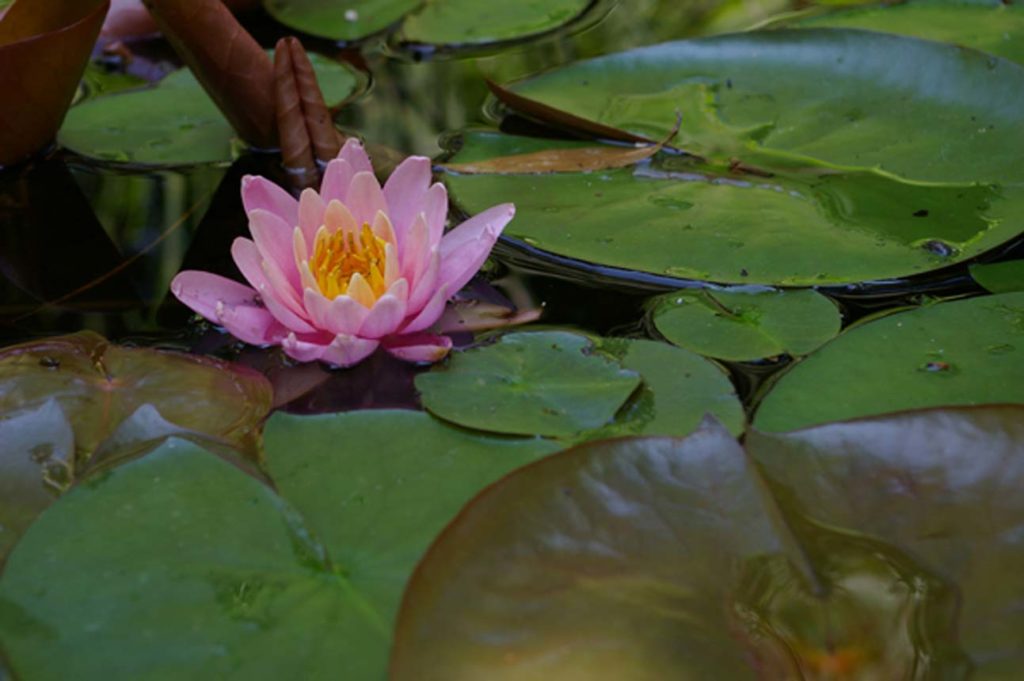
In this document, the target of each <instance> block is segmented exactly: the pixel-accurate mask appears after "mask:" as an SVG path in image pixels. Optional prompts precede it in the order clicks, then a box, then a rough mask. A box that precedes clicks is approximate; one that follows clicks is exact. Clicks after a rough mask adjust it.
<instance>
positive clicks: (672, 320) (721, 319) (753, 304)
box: [652, 289, 842, 361]
mask: <svg viewBox="0 0 1024 681" xmlns="http://www.w3.org/2000/svg"><path fill="white" fill-rule="evenodd" d="M652 317H653V320H654V326H655V327H656V328H657V329H658V331H659V333H661V334H662V335H663V336H664V337H665V338H666V339H668V340H669V341H670V342H672V343H674V344H675V345H678V346H680V347H683V348H687V349H688V350H692V351H694V352H697V353H700V354H702V355H705V356H707V357H715V358H718V359H726V360H733V361H746V360H755V359H763V358H770V357H775V356H777V355H782V354H790V355H794V356H796V355H806V354H807V353H809V352H811V351H812V350H814V349H816V348H817V347H819V346H820V345H821V344H822V343H825V342H826V341H828V340H830V339H832V338H833V337H835V335H836V334H837V333H839V327H840V326H841V325H842V319H841V317H840V314H839V309H838V308H837V307H836V305H835V303H833V302H832V301H831V300H829V299H828V298H827V297H825V296H823V295H821V294H820V293H818V292H817V291H811V290H799V291H753V292H740V291H717V290H712V289H701V290H699V291H692V290H686V291H677V292H675V293H668V294H665V295H664V296H659V297H658V298H656V299H655V300H654V301H653V304H652Z"/></svg>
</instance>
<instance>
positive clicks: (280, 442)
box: [0, 411, 557, 679]
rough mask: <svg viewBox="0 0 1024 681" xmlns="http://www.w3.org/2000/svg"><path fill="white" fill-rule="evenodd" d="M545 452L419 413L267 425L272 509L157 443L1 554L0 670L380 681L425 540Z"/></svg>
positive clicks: (251, 486)
mask: <svg viewBox="0 0 1024 681" xmlns="http://www.w3.org/2000/svg"><path fill="white" fill-rule="evenodd" d="M556 448H557V445H554V444H552V443H548V442H544V441H542V440H537V439H529V440H523V439H519V440H515V439H499V438H493V437H480V436H475V435H470V434H466V433H464V432H462V431H459V430H456V429H452V428H448V427H446V426H444V425H442V424H440V423H438V422H437V421H435V420H433V419H431V418H430V417H429V416H428V415H426V414H424V413H422V412H406V411H374V412H365V411H364V412H353V413H350V414H339V415H332V416H322V417H295V416H287V415H278V416H275V417H274V418H273V419H271V421H270V423H269V424H268V426H267V438H266V454H267V463H268V466H269V468H270V471H271V473H272V474H273V477H274V482H275V483H276V487H277V490H278V491H279V493H280V494H281V497H278V496H277V495H275V494H274V492H273V491H272V490H271V489H270V488H269V487H266V486H264V485H263V484H261V483H259V482H258V481H257V480H255V479H253V478H251V477H249V476H247V475H246V474H244V473H243V472H241V471H240V470H238V469H237V468H235V467H233V466H231V465H229V464H228V463H226V462H225V461H224V460H222V459H220V458H218V457H215V456H213V455H212V454H210V453H208V452H205V451H203V450H202V449H200V448H198V447H197V446H196V445H194V444H192V443H188V442H185V441H183V440H175V439H172V440H168V441H167V442H166V443H165V444H163V445H162V446H160V447H159V448H158V449H157V450H156V451H154V452H152V453H150V454H148V455H146V456H144V457H142V458H140V459H136V460H134V461H131V462H129V463H127V464H124V465H122V466H119V467H116V468H113V469H112V470H109V471H107V472H105V473H104V474H103V475H101V476H98V477H92V478H89V479H88V480H86V481H85V482H84V483H81V484H79V485H78V486H77V487H76V488H74V489H73V490H72V491H71V492H69V493H68V494H67V495H65V497H63V498H62V499H61V500H60V501H58V502H57V503H56V505H54V507H53V508H51V509H50V510H49V511H48V512H47V513H46V514H44V515H43V516H42V518H41V519H40V520H39V521H37V523H36V525H35V526H33V527H32V529H31V530H30V531H29V533H28V534H27V535H26V537H25V539H24V540H23V541H22V542H21V543H20V544H19V546H18V548H17V550H16V551H15V553H14V554H12V556H11V560H10V562H9V563H8V565H7V568H6V570H5V572H4V573H3V576H2V578H0V632H2V634H3V639H4V641H5V647H6V652H7V653H8V655H9V657H10V661H11V665H12V668H13V669H14V670H15V672H16V673H18V674H21V675H26V676H30V677H31V678H40V679H47V678H67V676H68V675H73V676H76V677H78V678H106V677H110V676H111V675H114V676H118V675H130V676H133V677H144V678H152V679H162V678H166V679H170V678H180V675H181V674H182V673H191V674H198V675H199V676H209V675H210V674H214V675H223V676H249V677H252V678H278V677H280V676H281V675H282V674H299V675H300V676H302V677H303V678H328V677H333V676H337V675H342V676H344V678H347V679H377V678H381V676H382V675H383V672H384V668H385V665H386V658H387V651H388V648H389V644H390V637H391V621H392V619H393V616H394V612H395V610H396V608H397V605H398V600H399V597H400V594H401V591H402V589H403V588H404V584H405V581H406V579H407V578H408V575H409V573H410V572H411V571H412V568H413V565H414V564H415V562H416V560H418V558H419V557H420V555H421V554H422V552H423V551H424V549H425V548H426V547H427V545H428V544H429V542H430V540H431V538H432V537H433V536H434V535H435V534H436V533H437V532H438V531H440V529H441V528H442V527H443V526H444V524H445V523H446V522H447V521H448V520H449V519H450V517H451V516H452V515H454V513H455V512H456V511H457V510H458V508H459V507H460V506H461V505H462V504H464V503H465V501H466V500H468V499H469V498H470V497H471V496H472V495H473V494H474V493H475V492H476V491H477V490H478V489H479V488H480V487H483V486H485V485H487V484H488V483H490V482H491V481H493V480H494V479H495V478H497V477H499V476H500V475H502V474H503V473H505V472H507V471H509V470H511V469H513V468H515V467H516V466H519V465H522V464H524V463H527V462H530V461H532V460H534V459H536V458H537V457H538V456H540V455H543V454H546V453H549V452H551V451H553V450H554V449H556ZM282 497H283V499H282ZM286 500H287V501H286ZM289 502H290V504H289ZM83 528H88V531H83ZM72 566H73V567H72ZM211 641H216V644H215V645H214V644H211V643H210V642H211ZM56 650H59V651H61V653H62V654H59V655H55V654H54V651H56Z"/></svg>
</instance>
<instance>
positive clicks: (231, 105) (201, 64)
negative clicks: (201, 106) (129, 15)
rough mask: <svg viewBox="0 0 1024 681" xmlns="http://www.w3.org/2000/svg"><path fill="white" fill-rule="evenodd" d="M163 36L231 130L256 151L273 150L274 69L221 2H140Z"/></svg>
mask: <svg viewBox="0 0 1024 681" xmlns="http://www.w3.org/2000/svg"><path fill="white" fill-rule="evenodd" d="M144 2H145V5H146V7H148V8H149V11H150V13H151V14H152V15H153V18H154V19H155V20H156V23H157V25H158V26H159V28H160V30H161V31H162V32H163V34H164V36H165V37H166V38H167V40H168V41H169V42H170V43H171V45H172V46H173V47H174V49H175V51H177V53H178V54H179V55H180V56H181V58H182V59H183V60H184V61H185V63H186V64H187V65H188V67H189V68H190V69H192V72H193V73H195V75H196V78H197V79H198V80H199V82H200V83H202V85H203V87H204V88H205V89H206V91H207V93H209V95H210V97H211V98H212V99H213V101H214V102H216V103H217V106H218V107H220V110H221V111H222V112H223V113H224V116H225V117H226V118H227V119H228V121H230V122H231V125H232V127H234V129H235V130H236V131H237V132H238V134H239V135H241V136H242V138H243V139H245V140H246V141H247V142H249V143H250V144H253V145H255V146H257V147H263V148H272V147H276V146H277V126H276V125H275V117H274V99H273V93H272V91H271V88H270V87H269V86H268V84H269V83H271V82H272V81H273V78H274V65H273V64H272V63H271V61H270V57H268V56H267V53H266V52H264V51H263V49H262V48H261V47H260V46H259V44H258V43H257V42H256V40H255V39H254V38H253V37H252V36H251V35H250V34H249V33H248V31H246V30H245V29H244V28H243V27H242V25H241V24H239V23H238V21H237V20H236V19H235V17H234V16H233V15H232V14H231V11H230V10H229V9H228V8H227V7H226V6H225V5H224V4H223V3H222V2H220V0H144Z"/></svg>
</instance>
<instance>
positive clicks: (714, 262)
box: [444, 131, 1024, 286]
mask: <svg viewBox="0 0 1024 681" xmlns="http://www.w3.org/2000/svg"><path fill="white" fill-rule="evenodd" d="M461 142H462V144H461V147H460V148H459V151H458V152H457V153H456V154H455V155H454V157H453V158H452V161H453V162H455V163H472V162H477V161H480V160H483V159H489V158H495V157H504V156H511V155H516V154H526V153H535V152H537V151H543V150H550V149H559V148H573V149H578V148H579V145H578V144H575V145H574V144H572V143H567V142H560V141H552V140H543V141H542V140H532V139H529V138H523V137H514V136H511V135H504V134H502V133H498V132H486V131H471V132H467V133H465V134H463V136H462V140H461ZM819 170H820V169H819ZM444 181H445V183H446V184H447V185H448V187H449V190H450V192H451V195H452V197H453V200H454V201H455V202H456V203H457V204H458V205H459V206H460V207H461V208H462V209H463V210H465V211H466V212H467V213H476V212H479V211H481V210H483V209H485V208H487V207H489V206H490V205H492V204H493V202H494V197H495V196H501V197H503V199H504V200H508V201H512V202H514V203H515V204H516V214H517V218H516V220H514V221H513V222H512V223H511V224H510V225H509V226H508V228H507V229H506V230H505V232H504V237H505V238H507V239H512V240H515V241H518V242H521V243H522V244H524V245H526V246H529V247H532V248H534V249H539V250H540V251H542V252H543V253H547V254H553V255H557V256H565V257H569V258H573V259H574V260H576V261H578V265H577V266H578V267H581V268H584V269H586V268H587V267H588V266H589V264H591V263H592V264H597V265H600V266H602V267H604V268H607V267H615V268H619V269H622V270H627V274H631V273H634V272H641V273H646V274H653V275H657V276H661V277H665V276H667V277H673V278H684V279H697V280H705V281H714V282H720V283H730V284H764V285H774V286H817V285H825V284H847V283H854V282H861V281H871V280H877V279H891V278H897V277H903V276H907V275H911V274H917V273H922V272H928V271H930V270H935V269H938V268H941V267H945V266H947V265H950V264H952V263H955V262H960V261H962V260H964V259H967V258H970V257H972V256H975V255H978V254H979V253H982V252H984V251H986V250H988V249H991V248H994V247H996V246H998V245H999V244H1000V243H1002V242H1005V241H1008V240H1009V239H1011V238H1013V237H1015V236H1016V235H1017V234H1018V233H1019V232H1020V230H1021V224H1022V218H1024V192H1022V190H1020V189H1016V188H1010V187H1004V188H1001V189H1000V188H996V187H994V186H986V185H973V186H939V185H908V184H905V183H902V182H897V181H894V180H892V179H891V178H887V177H883V176H881V175H878V174H875V173H868V172H860V173H833V172H831V171H829V172H817V171H816V172H808V173H802V172H796V171H791V170H790V171H781V170H780V171H778V172H776V173H775V174H774V175H773V176H771V177H760V176H753V175H749V174H744V173H736V172H731V171H729V170H728V169H727V168H721V167H716V166H712V165H708V164H702V163H696V162H694V161H693V160H692V159H687V158H679V157H675V156H670V155H666V154H659V155H658V156H657V157H655V158H654V159H653V160H651V161H650V162H645V163H643V164H640V165H638V166H635V167H633V168H618V169H612V170H605V171H596V172H587V173H580V172H564V173H549V174H514V175H513V174H461V173H457V172H454V171H451V170H450V171H448V172H447V173H446V174H445V177H444ZM605 274H607V272H605Z"/></svg>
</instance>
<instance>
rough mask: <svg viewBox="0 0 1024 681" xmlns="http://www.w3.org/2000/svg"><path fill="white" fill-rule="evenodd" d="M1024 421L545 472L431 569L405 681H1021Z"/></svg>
mask: <svg viewBox="0 0 1024 681" xmlns="http://www.w3.org/2000/svg"><path fill="white" fill-rule="evenodd" d="M1022 424H1024V409H1022V408H1020V407H1007V406H1003V407H994V408H987V409H977V410H971V409H962V410H934V411H923V412H917V413H911V414H902V415H896V416H889V417H885V418H879V419H873V420H868V421H863V422H851V423H844V424H832V425H828V426H823V427H821V428H815V429H811V430H807V431H802V432H799V433H794V434H792V435H784V436H758V435H757V434H755V435H754V436H753V437H752V440H751V441H750V443H749V444H748V447H747V452H744V451H743V449H742V448H741V447H740V446H739V445H738V444H737V442H736V441H735V440H734V439H733V438H732V437H731V436H730V435H729V434H728V433H726V432H725V431H723V430H722V429H720V428H718V427H714V426H708V427H707V428H704V429H702V430H700V431H698V432H697V433H695V434H694V435H692V436H690V437H689V438H687V439H685V440H673V439H662V438H631V439H624V440H612V441H603V442H595V443H590V444H587V445H584V446H581V447H577V448H575V449H572V450H569V451H567V452H564V453H561V454H558V455H556V456H553V457H549V458H547V459H545V460H543V461H541V462H538V463H536V464H534V465H532V466H528V467H526V468H523V469H521V470H519V471H516V472H514V473H512V474H511V475H509V476H508V477H506V478H504V479H502V480H501V481H499V482H498V483H497V484H495V485H493V486H492V487H490V488H488V489H487V490H485V491H484V492H483V493H482V494H481V495H480V496H478V497H477V498H476V499H474V500H473V502H472V503H471V504H470V505H469V506H467V507H466V508H465V509H464V510H463V511H462V513H461V514H460V515H459V516H458V517H457V519H456V520H455V521H454V522H453V523H452V525H450V526H449V527H448V528H447V529H446V530H445V532H444V533H443V534H442V535H441V536H440V537H439V538H438V540H437V541H436V542H435V544H434V546H433V547H432V548H431V550H430V551H429V552H428V553H427V555H426V556H425V558H424V560H423V562H422V563H421V564H420V566H419V567H418V569H417V571H416V573H415V576H414V578H413V581H412V582H411V583H410V586H409V590H408V592H407V594H406V598H405V601H404V602H403V607H402V611H401V614H400V616H399V622H398V627H397V631H396V642H395V648H394V651H393V655H392V668H391V670H392V678H394V679H396V681H405V680H406V679H416V680H417V681H432V680H433V679H453V678H489V679H497V680H499V681H512V680H517V681H518V680H520V679H522V680H526V679H537V678H559V679H588V680H601V679H615V680H616V681H646V680H647V679H664V678H666V673H667V670H671V674H670V676H671V677H672V678H680V679H755V678H837V675H841V676H842V677H844V678H909V677H912V676H914V675H915V674H918V675H922V676H923V677H928V678H932V677H934V678H965V677H966V675H968V674H969V673H970V672H971V671H972V670H973V671H974V672H975V674H976V675H978V676H979V677H982V678H993V679H1001V678H1006V679H1011V678H1014V675H1015V673H1016V672H1017V670H1019V668H1020V665H1021V664H1022V661H1024V659H1022V658H1024V649H1022V648H1021V646H1020V637H1019V631H1020V627H1021V617H1022V614H1021V612H1020V610H1019V608H1015V607H1014V604H1015V603H1016V602H1017V600H1019V594H1020V592H1021V589H1024V582H1022V577H1021V575H1022V574H1024V572H1022V567H1024V562H1022V561H1024V551H1022V549H1021V544H1020V542H1019V541H1017V535H1018V531H1017V530H1018V528H1019V527H1020V524H1021V522H1022V521H1024V504H1022V502H1021V499H1020V495H1019V494H1018V493H1017V487H1018V486H1019V485H1020V484H1021V482H1022V481H1024V477H1022V476H1024V468H1022V467H1021V465H1020V460H1019V459H1020V457H1019V453H1020V450H1021V446H1022V445H1024V425H1022ZM755 462H756V463H755ZM762 466H763V468H762ZM965 470H969V471H970V472H971V474H970V475H964V471H965ZM981 500H984V501H981Z"/></svg>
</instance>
